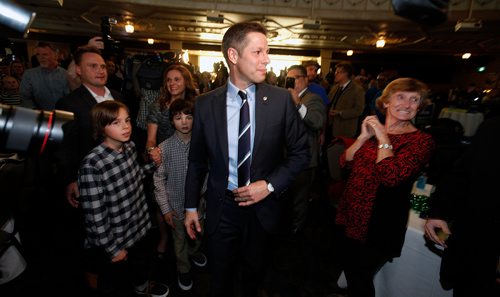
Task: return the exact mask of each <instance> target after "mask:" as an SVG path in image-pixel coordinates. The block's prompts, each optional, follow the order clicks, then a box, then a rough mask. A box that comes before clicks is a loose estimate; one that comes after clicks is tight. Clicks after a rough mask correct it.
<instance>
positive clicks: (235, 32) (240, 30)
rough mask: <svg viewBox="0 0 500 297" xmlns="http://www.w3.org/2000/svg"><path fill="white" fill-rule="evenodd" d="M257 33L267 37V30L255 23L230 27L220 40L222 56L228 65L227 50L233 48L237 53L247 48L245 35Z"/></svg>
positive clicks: (243, 23)
mask: <svg viewBox="0 0 500 297" xmlns="http://www.w3.org/2000/svg"><path fill="white" fill-rule="evenodd" d="M252 32H257V33H262V34H264V35H265V36H267V30H266V28H265V27H264V26H262V25H261V24H259V23H255V22H242V23H236V24H234V25H232V26H231V27H230V28H229V29H228V30H227V31H226V34H224V37H223V38H222V54H223V55H224V58H225V59H226V63H227V64H228V65H229V57H228V55H227V50H228V49H229V48H231V47H232V48H235V49H236V50H237V51H238V53H241V50H242V49H243V48H245V47H246V46H247V40H246V37H247V34H248V33H252Z"/></svg>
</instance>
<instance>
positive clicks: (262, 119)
mask: <svg viewBox="0 0 500 297" xmlns="http://www.w3.org/2000/svg"><path fill="white" fill-rule="evenodd" d="M266 90H267V88H266V87H265V85H263V84H257V85H256V90H255V136H254V139H253V151H252V154H255V153H256V152H257V150H258V148H259V144H260V142H261V140H262V136H263V135H264V133H265V131H264V128H265V127H267V123H266V122H267V117H266V114H269V113H268V112H266V108H268V107H269V106H268V103H269V102H268V101H269V100H272V98H269V97H268V96H269V94H267V93H268V92H266Z"/></svg>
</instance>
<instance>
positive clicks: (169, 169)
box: [153, 100, 207, 291]
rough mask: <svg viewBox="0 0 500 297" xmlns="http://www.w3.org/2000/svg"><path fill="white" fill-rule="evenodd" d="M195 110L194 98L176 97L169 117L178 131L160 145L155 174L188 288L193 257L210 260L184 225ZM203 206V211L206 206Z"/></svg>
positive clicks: (198, 263)
mask: <svg viewBox="0 0 500 297" xmlns="http://www.w3.org/2000/svg"><path fill="white" fill-rule="evenodd" d="M193 109H194V104H193V102H192V101H191V100H175V101H174V102H172V104H171V105H170V111H169V112H170V115H169V118H170V119H171V122H172V126H173V127H174V128H175V133H174V135H172V136H170V137H169V138H167V139H165V140H164V141H163V142H161V143H160V145H159V146H158V147H159V148H160V151H161V156H162V165H161V166H160V167H158V170H157V171H156V172H155V174H154V176H153V180H154V186H155V197H156V201H157V202H158V205H159V206H160V210H161V212H162V215H163V217H164V218H165V221H166V222H167V224H168V225H169V226H170V227H171V228H172V238H173V243H174V251H175V257H176V260H177V271H178V277H177V281H178V284H179V287H180V288H181V289H182V290H185V291H187V290H190V289H191V288H192V286H193V281H192V278H191V275H190V270H191V263H190V261H189V258H191V260H192V261H193V263H194V264H195V265H196V266H199V267H203V266H205V265H206V262H207V259H206V257H205V255H204V254H203V253H202V252H200V244H201V242H200V239H199V238H197V239H196V240H194V241H193V240H190V239H189V237H187V234H186V229H185V228H184V217H185V216H184V200H185V198H184V196H185V195H184V187H185V184H186V174H187V167H188V155H189V147H190V142H191V130H192V128H193ZM202 201H204V200H203V199H202ZM199 209H200V210H201V211H203V210H202V207H201V208H199ZM200 217H202V216H200Z"/></svg>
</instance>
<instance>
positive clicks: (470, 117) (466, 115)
mask: <svg viewBox="0 0 500 297" xmlns="http://www.w3.org/2000/svg"><path fill="white" fill-rule="evenodd" d="M439 117H440V118H449V119H452V120H455V121H458V122H459V123H460V124H462V127H463V128H464V136H466V137H472V136H474V134H476V130H477V128H478V127H479V124H481V122H483V120H484V115H483V114H482V113H480V112H467V110H466V109H460V108H443V109H442V110H441V112H440V113H439Z"/></svg>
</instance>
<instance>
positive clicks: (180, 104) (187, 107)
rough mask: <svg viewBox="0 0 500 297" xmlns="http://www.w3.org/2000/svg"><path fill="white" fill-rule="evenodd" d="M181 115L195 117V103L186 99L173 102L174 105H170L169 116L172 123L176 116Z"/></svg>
mask: <svg viewBox="0 0 500 297" xmlns="http://www.w3.org/2000/svg"><path fill="white" fill-rule="evenodd" d="M180 113H183V114H189V115H193V114H194V104H193V101H191V100H186V99H178V100H175V101H174V102H172V104H170V108H169V114H168V116H169V117H170V121H173V120H174V116H175V115H178V114H180Z"/></svg>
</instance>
